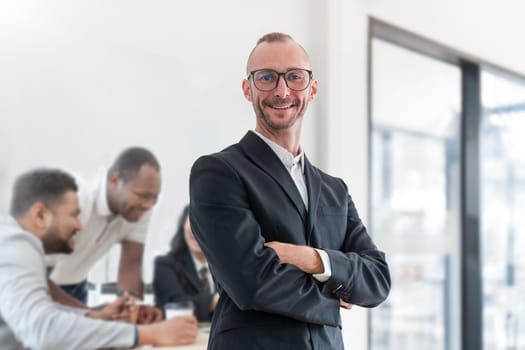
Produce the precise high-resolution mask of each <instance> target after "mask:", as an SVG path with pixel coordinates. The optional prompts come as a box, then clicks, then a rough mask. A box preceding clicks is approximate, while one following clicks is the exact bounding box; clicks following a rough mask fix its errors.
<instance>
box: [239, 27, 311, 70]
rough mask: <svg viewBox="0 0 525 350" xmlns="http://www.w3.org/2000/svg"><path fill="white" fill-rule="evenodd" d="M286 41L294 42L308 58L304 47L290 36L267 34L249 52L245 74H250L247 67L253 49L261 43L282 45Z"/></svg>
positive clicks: (275, 33) (276, 33)
mask: <svg viewBox="0 0 525 350" xmlns="http://www.w3.org/2000/svg"><path fill="white" fill-rule="evenodd" d="M287 41H293V42H295V43H296V44H297V45H299V47H300V48H301V49H303V51H304V53H305V55H306V57H309V55H308V52H306V50H305V49H304V47H302V46H301V44H299V43H298V42H297V41H295V39H294V38H292V36H291V35H288V34H285V33H279V32H273V33H267V34H264V35H263V36H262V37H260V38H259V40H257V43H256V44H255V47H254V48H253V49H252V51H251V52H250V55H249V56H248V61H247V63H246V73H249V72H250V71H249V68H248V66H249V64H250V59H251V58H252V55H253V52H254V51H255V49H256V48H257V47H258V46H259V45H260V44H262V43H275V42H279V43H284V42H287Z"/></svg>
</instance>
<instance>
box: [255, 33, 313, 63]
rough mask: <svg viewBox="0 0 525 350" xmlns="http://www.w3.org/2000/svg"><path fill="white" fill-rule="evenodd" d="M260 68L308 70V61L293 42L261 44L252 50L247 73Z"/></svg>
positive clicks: (303, 51) (304, 53) (302, 50)
mask: <svg viewBox="0 0 525 350" xmlns="http://www.w3.org/2000/svg"><path fill="white" fill-rule="evenodd" d="M262 68H271V69H276V70H283V69H284V70H286V69H290V68H306V69H309V68H310V60H309V57H308V54H307V53H306V51H305V50H304V49H303V48H302V46H300V45H299V44H298V43H297V42H295V41H293V40H285V41H276V42H263V43H261V44H259V45H258V46H257V47H256V48H255V49H254V50H253V52H252V54H251V55H250V57H249V59H248V71H252V70H256V69H262Z"/></svg>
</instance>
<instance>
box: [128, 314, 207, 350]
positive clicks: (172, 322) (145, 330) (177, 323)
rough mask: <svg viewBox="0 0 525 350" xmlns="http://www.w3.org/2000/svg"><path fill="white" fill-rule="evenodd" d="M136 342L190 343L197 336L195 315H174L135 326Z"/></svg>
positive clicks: (157, 343)
mask: <svg viewBox="0 0 525 350" xmlns="http://www.w3.org/2000/svg"><path fill="white" fill-rule="evenodd" d="M137 329H138V332H139V339H138V344H139V345H144V344H152V345H159V346H166V345H184V344H191V343H193V342H194V341H195V338H196V337H197V331H198V328H197V319H196V318H195V316H182V317H174V318H170V319H169V320H166V321H162V322H159V323H155V324H151V325H140V326H137Z"/></svg>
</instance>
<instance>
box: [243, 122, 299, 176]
mask: <svg viewBox="0 0 525 350" xmlns="http://www.w3.org/2000/svg"><path fill="white" fill-rule="evenodd" d="M253 132H254V134H255V135H257V136H259V137H260V138H261V139H262V140H263V141H264V142H266V144H267V145H268V146H269V147H270V148H271V149H272V151H274V153H275V154H276V155H277V157H278V158H279V159H280V160H281V162H282V163H283V164H284V166H285V167H286V169H288V170H290V169H292V167H293V166H294V165H296V164H300V165H301V172H302V173H304V160H303V158H304V152H303V151H302V150H301V152H299V154H298V155H297V156H295V157H294V155H293V154H292V153H290V152H289V151H288V150H287V149H286V148H284V147H282V146H281V145H279V144H277V143H275V142H273V141H272V140H270V139H269V138H267V137H265V136H263V135H262V134H260V133H259V132H257V131H255V130H253Z"/></svg>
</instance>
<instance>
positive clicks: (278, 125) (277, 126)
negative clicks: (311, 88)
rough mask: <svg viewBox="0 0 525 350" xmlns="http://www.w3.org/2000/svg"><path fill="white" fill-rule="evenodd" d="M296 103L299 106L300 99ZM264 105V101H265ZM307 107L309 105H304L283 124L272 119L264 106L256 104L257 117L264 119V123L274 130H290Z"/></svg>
mask: <svg viewBox="0 0 525 350" xmlns="http://www.w3.org/2000/svg"><path fill="white" fill-rule="evenodd" d="M294 104H295V105H296V106H298V105H299V104H300V103H299V101H295V102H294ZM263 105H264V103H263ZM306 107H307V105H304V106H303V108H302V109H301V110H299V111H298V112H297V113H296V115H295V116H294V117H293V118H292V119H290V121H288V122H287V123H285V124H282V123H274V122H273V121H272V118H271V117H270V115H269V114H268V113H265V112H264V110H263V108H262V107H261V106H260V105H259V104H257V105H255V115H256V117H257V119H259V120H260V121H262V124H263V125H265V126H266V127H267V128H269V129H270V130H273V131H282V130H288V129H290V128H291V127H292V126H294V125H295V123H296V122H297V121H298V120H299V119H300V118H302V117H303V115H304V112H305V111H306ZM268 108H271V107H270V106H268Z"/></svg>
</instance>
